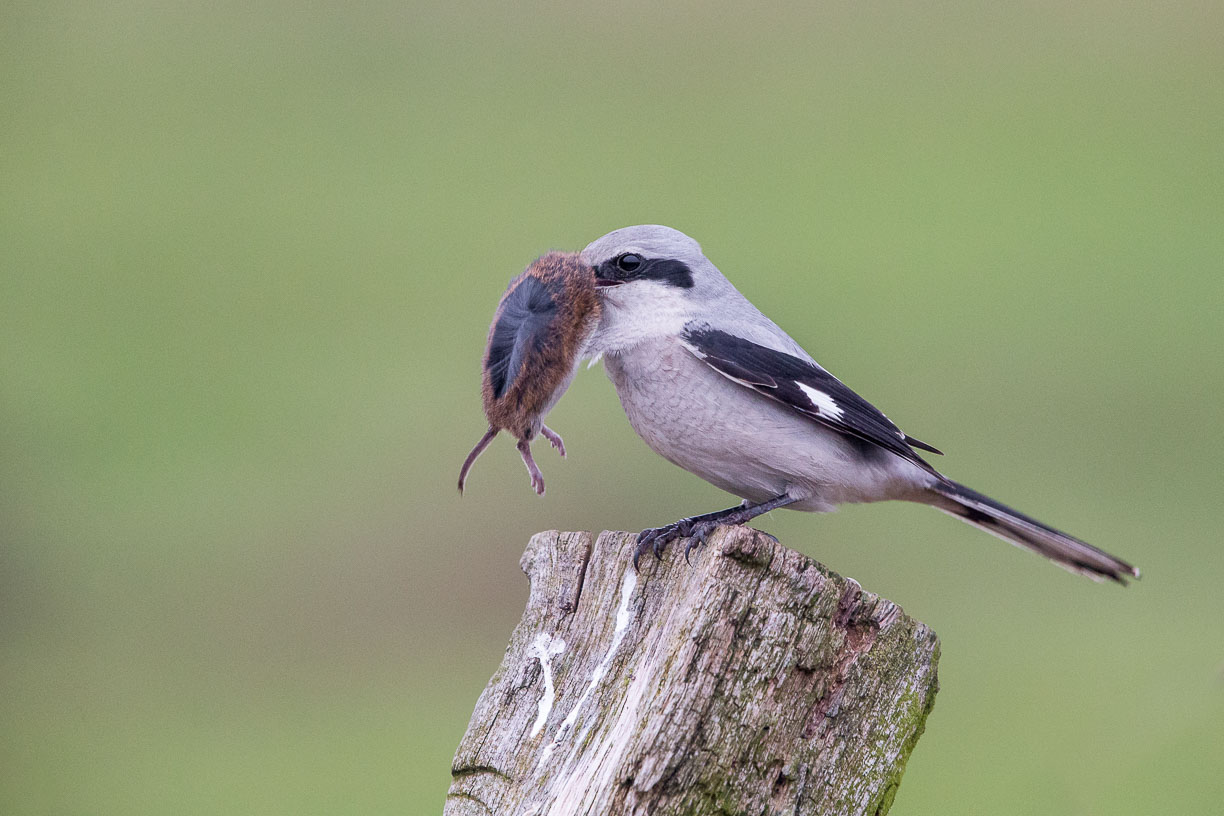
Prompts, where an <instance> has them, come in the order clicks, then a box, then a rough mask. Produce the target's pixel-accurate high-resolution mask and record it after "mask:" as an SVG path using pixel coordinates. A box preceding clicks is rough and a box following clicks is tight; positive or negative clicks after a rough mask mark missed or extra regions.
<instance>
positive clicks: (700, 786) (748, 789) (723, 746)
mask: <svg viewBox="0 0 1224 816" xmlns="http://www.w3.org/2000/svg"><path fill="white" fill-rule="evenodd" d="M633 541H634V536H633V535H632V534H630V533H603V534H602V535H600V536H599V539H598V540H597V541H592V536H591V535H590V534H589V533H559V532H555V531H554V532H547V533H539V534H537V535H535V536H534V537H532V539H531V542H530V544H528V546H527V551H526V552H525V553H524V554H523V558H522V561H521V564H522V567H523V571H524V572H525V573H527V575H528V578H529V579H530V582H531V594H530V598H529V600H528V602H527V608H526V610H525V611H524V613H523V618H522V620H521V621H520V622H519V624H518V626H517V627H516V628H515V630H514V633H513V635H512V636H511V639H510V644H509V646H508V647H507V649H506V654H505V658H504V659H503V660H502V664H501V666H500V667H499V668H498V669H497V671H496V673H495V674H494V675H493V677H492V679H491V680H490V681H489V684H488V686H487V687H486V688H485V690H484V692H483V693H482V694H481V695H480V699H479V701H478V702H477V704H476V709H475V711H474V712H473V713H472V719H471V722H470V723H469V724H468V729H467V733H466V734H465V735H464V737H463V741H462V742H461V743H460V745H459V750H458V751H457V752H456V754H455V759H454V763H453V766H452V769H451V774H452V783H451V787H450V792H449V793H448V794H447V798H446V806H445V811H444V812H445V814H447V816H477V815H479V816H487V814H497V816H503V815H504V816H546V815H547V816H568V815H569V814H599V816H605V815H606V814H655V815H656V816H663V814H685V815H686V816H689V814H787V816H800V815H802V814H821V816H831V815H832V814H847V816H850V815H853V816H859V814H877V813H880V814H882V813H885V812H887V810H888V808H889V807H890V806H891V804H892V800H893V796H894V795H895V793H896V790H897V786H898V785H899V784H900V781H901V774H902V772H903V771H904V770H905V761H906V759H907V758H908V756H909V753H910V751H911V750H912V749H913V747H914V744H915V743H916V742H917V741H918V737H919V736H920V735H921V734H922V729H923V725H924V723H925V721H926V716H927V714H928V713H929V712H930V710H931V706H932V705H933V704H934V702H935V692H936V690H937V689H938V682H937V680H936V671H935V669H936V663H937V661H938V658H939V641H938V639H937V638H936V636H935V633H934V632H932V631H931V630H930V629H929V628H927V626H926V625H925V624H923V623H920V622H918V621H915V620H913V619H912V618H909V617H907V616H906V615H905V614H904V613H903V612H902V611H901V609H900V608H899V607H898V606H897V605H896V604H894V603H892V602H891V601H888V600H885V599H883V598H879V597H877V596H875V595H873V594H871V593H869V592H865V591H864V590H863V589H862V588H861V587H859V585H858V584H857V583H856V582H854V581H853V580H852V579H848V578H842V577H841V576H839V575H837V574H835V573H832V572H830V571H828V570H827V569H825V568H824V567H823V566H821V565H820V564H818V563H816V562H815V561H813V560H812V559H810V558H808V557H806V556H804V555H801V554H800V553H797V552H795V551H793V550H789V549H787V548H786V547H783V546H782V545H780V544H778V543H777V542H776V541H774V540H773V539H772V538H770V537H769V536H766V535H764V534H763V533H759V532H757V531H755V530H752V529H750V528H746V527H722V528H719V530H718V531H717V532H716V533H715V534H714V535H713V536H711V539H710V543H709V544H708V545H707V546H706V547H704V548H702V549H701V550H697V551H694V553H693V565H692V566H691V567H690V566H688V565H687V564H685V563H684V559H683V558H682V557H681V556H680V554H679V552H680V549H679V548H678V547H676V546H674V545H673V547H671V548H670V549H669V551H668V553H667V555H666V556H665V558H664V560H663V561H661V562H659V561H656V560H654V559H653V558H647V559H644V560H643V561H642V571H641V572H640V573H635V572H634V571H633V567H632V566H631V563H630V557H631V555H632V552H633Z"/></svg>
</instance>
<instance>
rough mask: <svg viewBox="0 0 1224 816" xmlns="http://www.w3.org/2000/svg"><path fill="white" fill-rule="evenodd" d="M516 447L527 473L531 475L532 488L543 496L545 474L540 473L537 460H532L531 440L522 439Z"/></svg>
mask: <svg viewBox="0 0 1224 816" xmlns="http://www.w3.org/2000/svg"><path fill="white" fill-rule="evenodd" d="M515 447H517V448H518V452H519V456H521V457H523V464H524V465H526V466H527V472H528V473H530V474H531V488H532V489H533V490H535V492H536V493H537V494H538V495H540V496H543V495H544V474H542V473H540V469H539V468H538V467H536V463H535V460H534V459H532V458H531V440H529V439H520V440H519V441H518V445H516V446H515Z"/></svg>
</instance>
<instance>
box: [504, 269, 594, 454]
mask: <svg viewBox="0 0 1224 816" xmlns="http://www.w3.org/2000/svg"><path fill="white" fill-rule="evenodd" d="M529 277H534V278H537V279H538V280H539V281H540V282H541V283H543V284H544V285H545V286H547V287H548V290H549V292H550V293H551V294H552V296H553V300H554V301H555V302H556V304H557V314H556V317H555V319H554V320H553V322H552V325H550V326H549V328H548V340H547V341H546V342H545V343H544V345H543V348H541V349H540V350H539V351H538V352H532V353H531V354H529V355H528V356H527V357H526V359H524V360H523V370H522V372H521V373H520V374H519V376H518V377H515V379H514V382H513V383H511V384H510V387H509V388H507V389H506V392H505V393H504V394H502V396H501V399H495V398H494V396H493V384H492V377H491V376H490V374H489V348H490V345H491V344H492V341H493V326H496V325H497V321H498V318H500V317H501V313H502V304H504V303H505V300H506V298H507V297H508V296H509V294H510V293H511V292H513V291H514V290H515V288H517V287H518V285H519V284H520V283H522V281H523V280H524V279H525V278H529ZM598 319H599V299H598V298H597V297H596V295H595V273H594V271H593V270H592V269H591V268H590V267H589V266H587V265H586V263H584V262H583V260H582V258H581V256H579V255H578V253H576V252H550V253H548V254H547V255H543V256H541V257H540V258H538V259H537V260H536V261H535V262H534V263H533V264H531V266H529V267H527V270H526V271H525V272H523V274H521V275H519V276H518V277H517V278H515V279H514V280H513V281H511V282H510V286H509V287H508V288H507V289H506V293H505V294H504V295H502V300H501V303H499V304H498V307H497V312H496V313H495V314H494V315H493V323H492V325H490V327H489V337H488V341H487V342H486V344H485V353H484V360H483V365H484V369H483V370H484V380H483V383H482V387H481V396H482V398H483V400H484V410H485V416H487V417H488V418H489V427H491V428H496V429H497V430H499V431H507V432H509V433H510V434H512V435H514V436H515V437H518V438H519V439H524V438H526V439H531V438H532V437H534V436H535V435H536V434H537V433H538V432H539V429H540V428H539V426H540V423H542V422H543V420H544V417H543V413H544V411H546V410H547V408H548V407H549V403H550V402H552V401H553V396H554V393H555V392H556V390H557V389H558V388H559V387H560V386H561V385H562V384H563V383H564V382H565V378H566V377H567V376H569V373H570V372H571V371H572V370H573V368H574V364H575V362H576V361H577V357H578V353H579V352H580V351H581V350H582V344H583V342H584V341H585V340H586V337H587V335H588V334H589V333H590V330H591V328H592V327H593V326H594V324H595V321H596V320H598Z"/></svg>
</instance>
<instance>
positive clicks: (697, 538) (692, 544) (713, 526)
mask: <svg viewBox="0 0 1224 816" xmlns="http://www.w3.org/2000/svg"><path fill="white" fill-rule="evenodd" d="M722 524H726V522H725V521H699V522H697V523H696V524H694V525H692V529H691V530H689V534H688V540H689V541H688V543H687V544H685V545H684V563H686V564H688V565H689V566H690V567H691V566H692V565H693V562H692V561H690V560H689V553H691V552H692V551H693V550H695V549H697V548H698V547H701V546H703V545H704V544H705V543H706V541H708V540H709V538H710V534H711V533H713V532H714V531H715V530H717V529H718V527H719V525H722Z"/></svg>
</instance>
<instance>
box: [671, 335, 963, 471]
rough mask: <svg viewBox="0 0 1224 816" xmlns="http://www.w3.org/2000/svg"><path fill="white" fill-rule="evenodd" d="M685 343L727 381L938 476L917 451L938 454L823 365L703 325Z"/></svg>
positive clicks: (683, 337) (688, 336) (682, 337)
mask: <svg viewBox="0 0 1224 816" xmlns="http://www.w3.org/2000/svg"><path fill="white" fill-rule="evenodd" d="M681 340H682V341H683V343H684V345H685V346H686V347H687V348H688V350H689V351H691V352H692V353H693V354H694V355H695V356H696V357H697V358H698V359H700V360H702V361H704V362H705V363H706V364H707V365H709V366H710V367H711V368H713V369H714V370H715V371H717V372H718V373H719V374H721V375H723V376H724V377H726V378H727V379H729V380H734V381H735V382H737V383H739V384H741V385H743V386H746V387H748V388H751V389H752V390H753V391H756V392H757V393H759V394H764V395H765V396H767V397H769V398H770V399H773V400H777V401H778V402H781V403H783V404H784V405H789V406H790V407H791V408H794V409H795V410H796V411H798V412H799V413H801V414H803V415H804V416H806V417H810V418H811V419H814V420H815V421H817V422H819V423H821V424H822V425H825V426H827V427H829V428H832V429H833V430H835V431H840V432H841V433H844V434H849V435H850V436H853V437H856V438H858V439H862V440H865V441H867V442H870V443H872V444H874V445H878V446H879V447H881V448H884V449H885V450H887V451H891V452H892V453H895V454H897V455H898V456H900V457H902V458H903V459H908V460H909V461H911V462H913V463H914V464H916V465H918V466H920V467H922V468H924V469H926V470H929V471H931V472H932V473H934V472H935V471H934V468H932V467H931V466H930V465H929V464H927V463H926V462H925V461H924V460H923V459H922V457H921V456H919V455H918V454H917V453H915V452H914V450H913V449H914V448H921V449H922V450H926V451H930V452H931V453H940V451H938V450H936V449H935V448H933V447H931V446H930V445H928V444H926V443H925V442H920V441H918V440H917V439H914V438H913V437H912V436H907V435H906V434H905V433H904V432H903V431H901V430H900V429H899V428H898V427H897V426H896V425H894V424H892V422H891V421H889V419H888V417H886V416H884V414H882V413H880V410H879V409H878V408H876V407H875V406H874V405H872V404H871V403H870V402H868V401H867V400H865V399H863V398H862V397H860V396H859V395H858V394H856V393H854V392H853V391H851V390H850V389H849V388H847V387H846V386H845V385H844V384H843V383H842V382H841V380H839V379H837V378H836V377H834V376H833V375H832V374H830V373H829V372H827V371H825V370H824V369H822V368H820V367H819V366H815V365H813V364H812V363H810V362H808V361H807V360H804V359H802V358H801V357H796V356H795V355H793V354H787V353H786V352H782V351H775V350H774V349H771V348H767V347H766V346H762V345H758V344H757V343H753V342H752V341H750V340H744V339H743V338H741V337H736V336H735V335H732V334H728V333H727V332H724V331H719V330H718V329H711V328H709V327H708V326H705V325H702V324H689V325H688V326H686V327H685V329H684V332H683V333H682V334H681Z"/></svg>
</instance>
